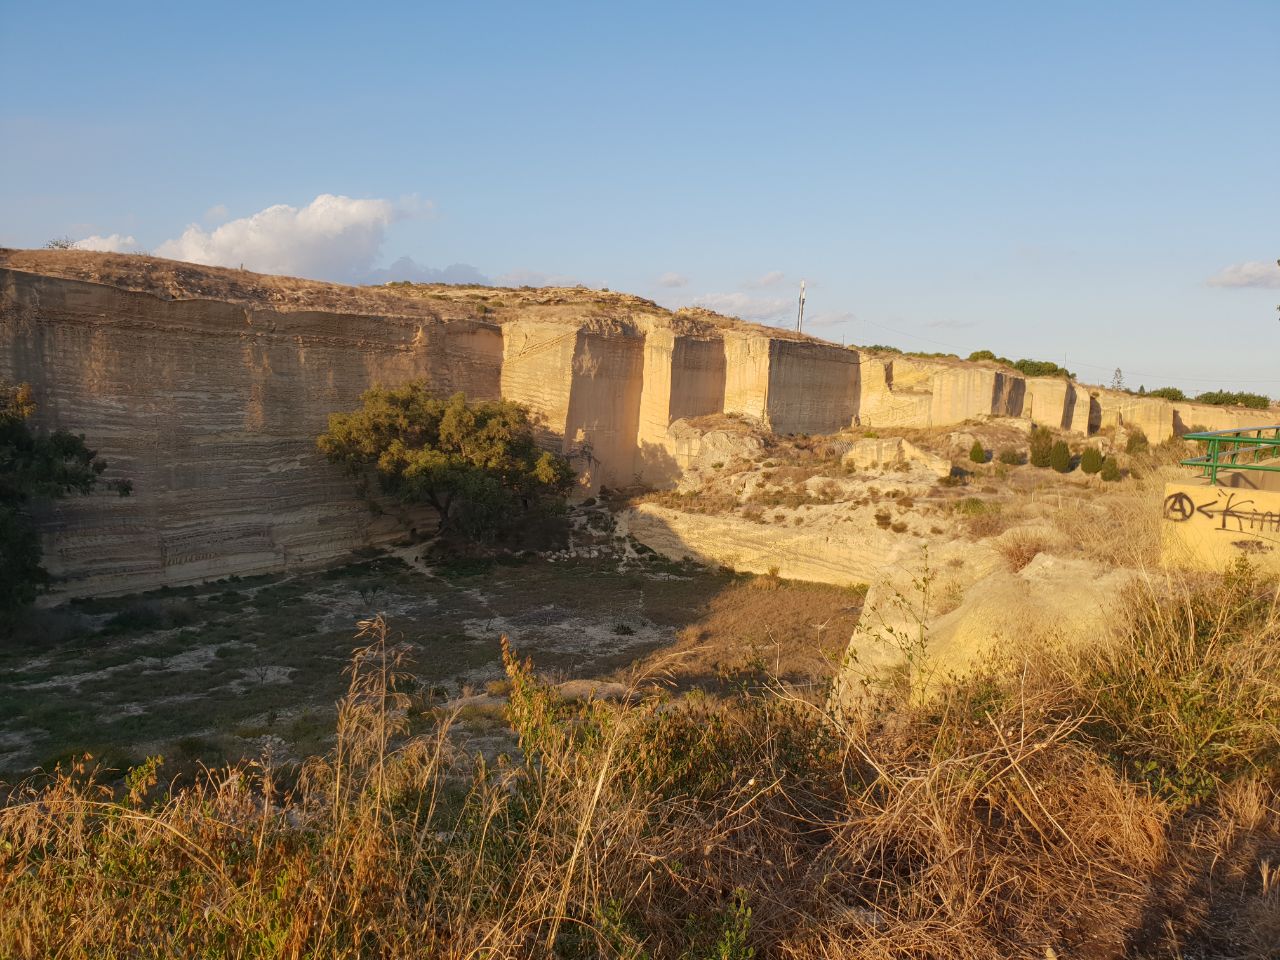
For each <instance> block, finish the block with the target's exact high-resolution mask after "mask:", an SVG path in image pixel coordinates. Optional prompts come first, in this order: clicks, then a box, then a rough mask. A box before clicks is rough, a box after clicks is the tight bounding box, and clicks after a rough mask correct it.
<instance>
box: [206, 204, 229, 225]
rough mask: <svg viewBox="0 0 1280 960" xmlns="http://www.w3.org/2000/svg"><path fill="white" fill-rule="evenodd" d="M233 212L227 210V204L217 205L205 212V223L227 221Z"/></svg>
mask: <svg viewBox="0 0 1280 960" xmlns="http://www.w3.org/2000/svg"><path fill="white" fill-rule="evenodd" d="M230 213H231V211H230V210H228V209H227V205H226V204H225V203H215V204H214V205H213V206H212V207H210V208H209V209H208V210H206V211H205V212H204V222H205V223H221V222H222V221H223V220H225V219H227V217H228V216H229V215H230Z"/></svg>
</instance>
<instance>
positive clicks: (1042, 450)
mask: <svg viewBox="0 0 1280 960" xmlns="http://www.w3.org/2000/svg"><path fill="white" fill-rule="evenodd" d="M1052 453H1053V433H1052V432H1051V431H1050V430H1049V428H1048V427H1041V426H1035V427H1032V428H1031V465H1032V466H1033V467H1039V468H1041V469H1042V470H1043V469H1046V468H1047V467H1048V466H1049V462H1050V457H1051V456H1052Z"/></svg>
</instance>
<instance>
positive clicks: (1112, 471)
mask: <svg viewBox="0 0 1280 960" xmlns="http://www.w3.org/2000/svg"><path fill="white" fill-rule="evenodd" d="M1102 479H1103V480H1106V481H1107V482H1108V483H1110V482H1112V481H1115V480H1119V479H1120V464H1118V463H1116V458H1115V457H1107V458H1106V459H1105V460H1103V461H1102Z"/></svg>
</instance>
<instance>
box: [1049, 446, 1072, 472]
mask: <svg viewBox="0 0 1280 960" xmlns="http://www.w3.org/2000/svg"><path fill="white" fill-rule="evenodd" d="M1049 466H1051V467H1053V469H1055V470H1057V471H1058V472H1059V473H1070V472H1071V448H1070V447H1068V446H1067V442H1066V441H1065V440H1059V441H1058V442H1057V443H1055V444H1054V445H1053V446H1052V447H1051V448H1050V449H1049Z"/></svg>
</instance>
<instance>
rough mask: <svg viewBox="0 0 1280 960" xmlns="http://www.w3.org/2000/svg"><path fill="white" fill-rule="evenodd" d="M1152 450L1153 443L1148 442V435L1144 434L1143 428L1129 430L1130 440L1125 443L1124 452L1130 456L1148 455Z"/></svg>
mask: <svg viewBox="0 0 1280 960" xmlns="http://www.w3.org/2000/svg"><path fill="white" fill-rule="evenodd" d="M1149 449H1151V443H1150V441H1148V440H1147V435H1146V434H1145V433H1143V432H1142V428H1141V427H1130V428H1129V439H1128V440H1126V441H1125V443H1124V452H1125V453H1127V454H1129V456H1134V455H1136V454H1139V453H1146V452H1147V451H1148V450H1149Z"/></svg>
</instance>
